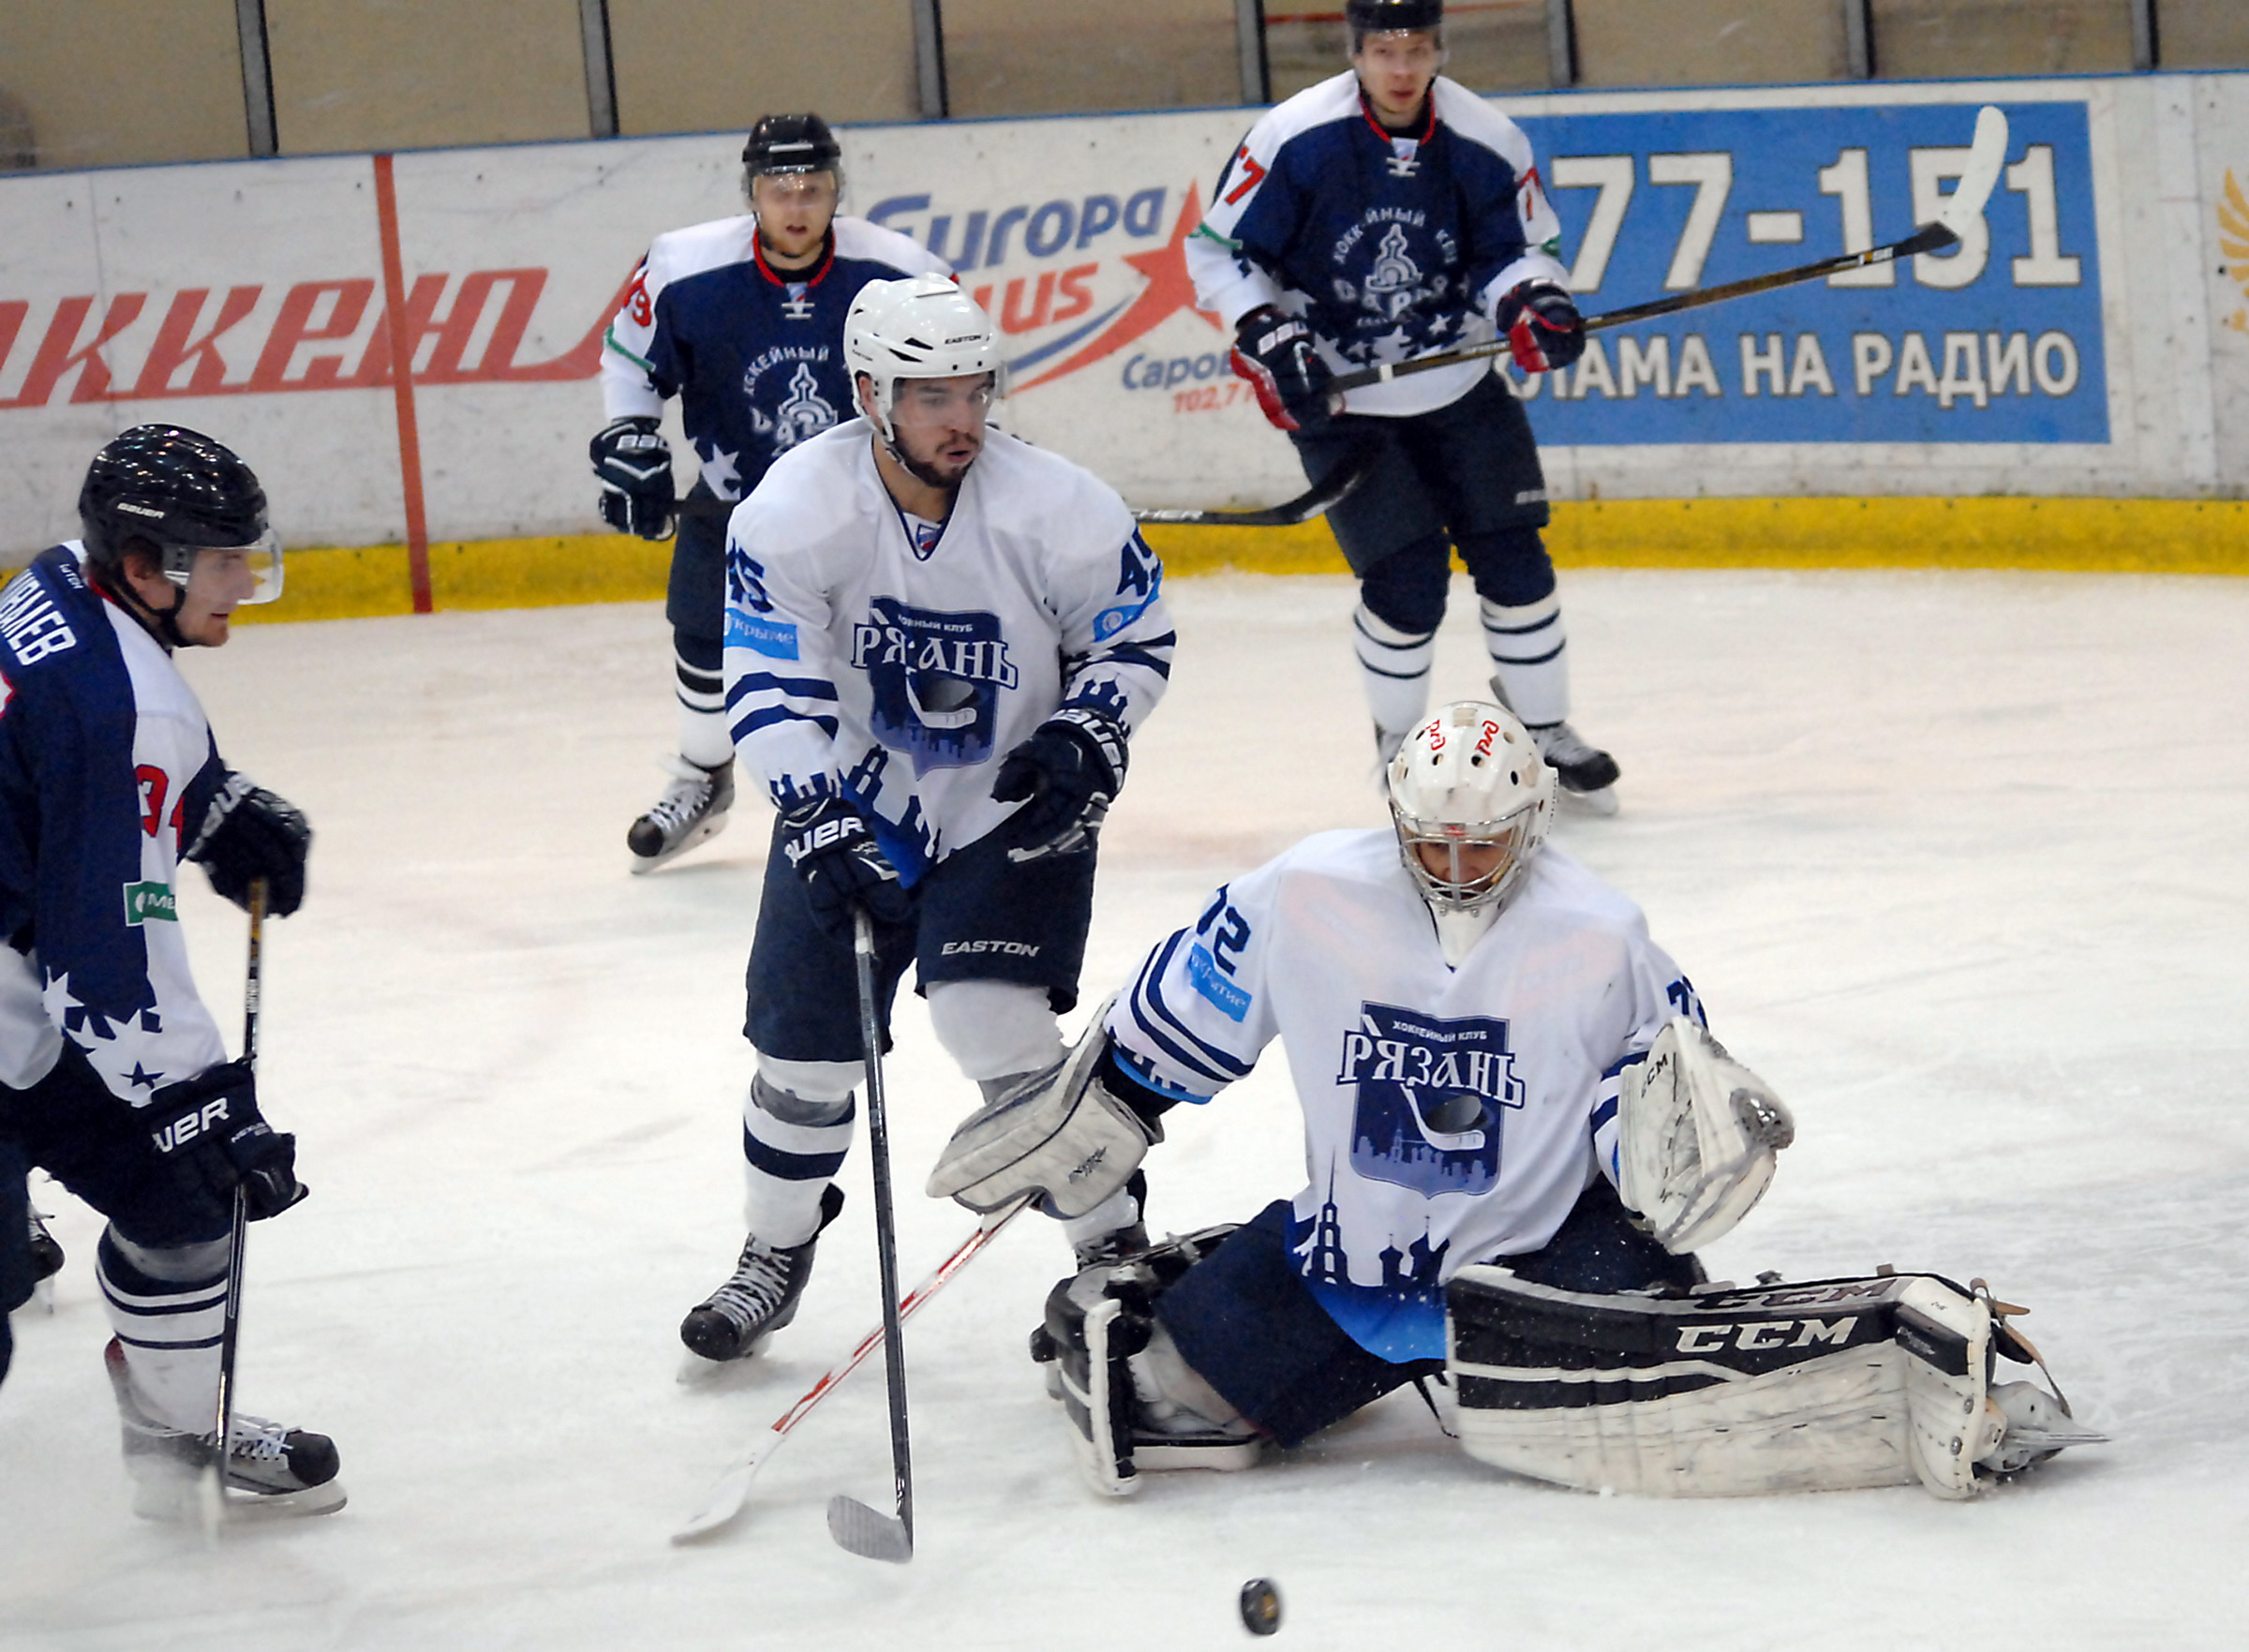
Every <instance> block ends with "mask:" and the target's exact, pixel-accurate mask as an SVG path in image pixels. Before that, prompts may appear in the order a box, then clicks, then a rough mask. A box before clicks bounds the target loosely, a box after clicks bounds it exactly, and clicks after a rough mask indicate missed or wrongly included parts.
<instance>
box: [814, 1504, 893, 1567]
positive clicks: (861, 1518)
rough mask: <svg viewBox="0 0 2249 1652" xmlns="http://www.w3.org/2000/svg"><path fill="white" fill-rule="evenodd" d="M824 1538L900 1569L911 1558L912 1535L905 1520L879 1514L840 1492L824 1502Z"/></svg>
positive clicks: (857, 1553) (854, 1552)
mask: <svg viewBox="0 0 2249 1652" xmlns="http://www.w3.org/2000/svg"><path fill="white" fill-rule="evenodd" d="M827 1535H828V1536H829V1537H831V1538H833V1539H835V1540H836V1542H837V1543H838V1544H839V1545H840V1546H842V1547H843V1548H846V1549H849V1550H850V1551H851V1552H852V1553H853V1554H854V1555H863V1556H865V1557H866V1558H867V1559H869V1560H887V1561H889V1562H890V1563H891V1564H893V1565H901V1566H902V1565H903V1564H904V1563H905V1562H907V1561H909V1560H911V1559H913V1558H914V1534H913V1533H912V1532H910V1531H908V1530H907V1529H906V1525H905V1522H904V1521H902V1520H898V1519H895V1518H893V1517H892V1516H890V1515H887V1514H882V1513H878V1512H876V1511H874V1510H872V1509H870V1508H868V1507H867V1505H866V1504H864V1503H862V1502H860V1501H859V1500H858V1498H856V1497H847V1496H844V1495H843V1494H842V1492H838V1493H837V1494H836V1495H835V1496H832V1497H830V1498H828V1500H827Z"/></svg>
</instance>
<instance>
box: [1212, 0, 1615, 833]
mask: <svg viewBox="0 0 2249 1652" xmlns="http://www.w3.org/2000/svg"><path fill="white" fill-rule="evenodd" d="M1344 15H1345V19H1346V21H1347V22H1348V25H1349V29H1350V39H1351V67H1350V68H1349V69H1348V70H1346V71H1345V72H1344V73H1342V74H1339V75H1336V76H1334V77H1333V78H1332V79H1329V80H1325V81H1322V82H1319V83H1318V85H1315V86H1311V87H1308V88H1306V89H1305V90H1304V91H1303V92H1300V93H1298V94H1297V95H1296V96H1295V97H1291V98H1288V100H1287V101H1286V102H1284V103H1281V104H1280V105H1278V106H1277V107H1275V108H1274V109H1273V110H1271V111H1269V112H1267V113H1266V114H1265V115H1264V116H1263V117H1262V118H1261V119H1259V122H1258V123H1257V125H1256V126H1255V127H1251V128H1250V131H1249V135H1248V136H1247V137H1246V138H1244V140H1243V141H1242V145H1241V147H1240V148H1239V149H1238V150H1236V151H1235V153H1234V155H1233V156H1232V157H1231V158H1230V159H1229V161H1228V162H1227V164H1226V168H1225V170H1224V171H1222V172H1221V173H1220V174H1219V177H1218V182H1217V185H1216V186H1215V187H1214V190H1213V192H1212V200H1211V206H1210V210H1209V212H1207V213H1206V214H1205V215H1204V216H1203V220H1202V223H1201V225H1200V226H1199V228H1198V229H1197V231H1196V232H1195V234H1194V236H1193V237H1192V238H1191V239H1190V240H1189V241H1188V242H1187V246H1186V259H1187V268H1188V271H1189V273H1190V274H1191V275H1193V277H1194V280H1195V290H1196V295H1197V299H1198V302H1199V304H1200V305H1201V307H1202V308H1204V309H1206V310H1210V311H1212V312H1214V313H1215V314H1216V315H1217V316H1218V317H1219V319H1220V320H1223V321H1225V322H1226V323H1227V324H1228V325H1229V326H1230V327H1232V328H1233V329H1234V330H1235V348H1234V356H1233V360H1234V370H1235V371H1236V372H1237V373H1238V374H1240V375H1241V376H1242V377H1244V378H1245V379H1247V380H1249V381H1250V382H1251V384H1252V385H1253V386H1254V387H1255V388H1256V390H1257V392H1258V398H1259V403H1260V405H1261V406H1262V407H1263V408H1264V409H1265V413H1266V416H1267V418H1268V419H1270V420H1271V421H1272V422H1273V424H1275V425H1277V426H1278V427H1280V428H1281V429H1283V430H1285V431H1287V432H1288V439H1289V440H1290V441H1291V442H1292V443H1294V444H1295V447H1296V450H1297V455H1298V457H1299V458H1300V459H1301V460H1302V461H1303V467H1304V470H1305V473H1306V474H1307V475H1308V476H1310V477H1311V478H1312V479H1313V480H1315V481H1319V480H1322V479H1325V478H1326V477H1328V476H1330V475H1332V474H1333V473H1334V472H1336V471H1337V470H1339V469H1345V468H1347V467H1349V466H1353V465H1356V464H1358V463H1361V462H1371V464H1372V469H1370V470H1369V472H1368V474H1367V476H1366V479H1365V481H1363V483H1362V484H1360V485H1359V486H1358V488H1357V489H1356V490H1355V491H1354V492H1353V493H1351V494H1350V495H1348V496H1347V497H1346V498H1345V499H1342V500H1341V501H1339V502H1338V503H1337V504H1335V505H1334V506H1333V507H1331V508H1330V510H1329V511H1328V513H1327V516H1328V524H1329V526H1330V527H1331V528H1333V529H1334V530H1335V538H1336V541H1337V543H1339V544H1340V545H1341V546H1342V548H1343V554H1344V558H1345V559H1346V560H1347V561H1348V563H1349V564H1350V568H1351V572H1352V573H1355V574H1357V575H1358V576H1359V588H1360V603H1359V609H1358V612H1357V613H1356V614H1355V615H1354V616H1353V617H1352V643H1353V647H1354V650H1355V652H1356V654H1357V656H1358V660H1359V664H1360V682H1361V686H1362V687H1363V690H1364V691H1365V695H1366V704H1367V709H1368V710H1369V711H1370V712H1371V713H1372V715H1373V718H1374V732H1375V746H1376V750H1377V752H1378V755H1379V758H1380V760H1381V762H1383V763H1388V762H1389V760H1390V758H1391V755H1392V753H1393V752H1396V750H1397V749H1398V743H1399V742H1400V741H1401V740H1403V739H1404V738H1405V737H1406V732H1407V730H1408V729H1410V728H1412V727H1413V726H1415V724H1416V723H1418V722H1420V721H1421V718H1422V713H1423V712H1424V711H1425V710H1426V709H1427V707H1428V704H1429V668H1430V662H1431V660H1432V659H1433V657H1434V655H1435V653H1436V648H1437V626H1438V623H1439V621H1441V620H1442V619H1443V618H1444V613H1445V599H1446V588H1447V586H1448V585H1449V583H1450V581H1451V577H1452V575H1451V567H1452V562H1451V558H1452V551H1453V550H1454V549H1455V548H1457V549H1458V551H1459V552H1460V557H1461V560H1462V561H1463V562H1464V563H1465V564H1466V565H1467V571H1468V574H1469V577H1470V579H1471V580H1472V581H1473V582H1474V585H1475V588H1476V594H1477V596H1478V598H1479V600H1480V602H1481V604H1482V620H1483V634H1484V643H1485V647H1486V649H1487V651H1488V652H1489V654H1490V656H1491V661H1492V667H1493V671H1494V678H1493V683H1494V689H1495V692H1497V695H1498V697H1499V698H1500V699H1501V700H1502V701H1504V702H1505V703H1507V704H1508V705H1510V706H1511V707H1513V709H1514V710H1515V712H1516V713H1517V714H1518V715H1519V716H1520V717H1521V718H1522V719H1523V721H1524V722H1526V723H1527V724H1528V725H1529V727H1530V729H1531V732H1532V734H1533V735H1534V737H1536V738H1537V740H1538V742H1539V749H1540V751H1541V752H1542V753H1543V754H1544V755H1545V757H1546V760H1547V761H1548V762H1549V763H1550V764H1552V765H1553V766H1555V768H1556V772H1557V774H1558V775H1559V776H1560V779H1561V783H1562V786H1563V788H1564V790H1565V791H1566V792H1568V793H1570V794H1571V795H1574V796H1578V797H1580V798H1582V799H1583V800H1585V801H1586V803H1587V805H1588V806H1589V807H1592V808H1594V809H1596V810H1599V811H1609V810H1611V809H1613V808H1614V807H1615V794H1614V793H1613V791H1612V790H1611V788H1612V787H1613V786H1614V784H1615V782H1616V777H1617V767H1616V761H1615V759H1613V758H1612V757H1611V756H1610V755H1609V754H1608V753H1607V752H1602V751H1601V750H1599V749H1597V748H1595V747H1594V746H1592V745H1590V744H1588V743H1587V742H1586V741H1585V740H1584V739H1582V738H1581V737H1579V736H1578V735H1577V734H1576V732H1575V731H1574V730H1573V729H1572V728H1571V725H1570V723H1569V722H1568V721H1567V719H1568V717H1569V715H1570V677H1569V655H1568V652H1567V647H1566V641H1565V637H1564V634H1563V626H1562V613H1561V600H1560V598H1559V596H1558V595H1557V594H1556V588H1555V576H1554V564H1553V563H1552V561H1551V560H1550V559H1549V558H1548V557H1547V555H1546V550H1545V546H1544V544H1543V543H1542V540H1541V538H1540V534H1539V530H1540V528H1543V527H1544V526H1545V525H1546V521H1547V504H1546V483H1545V478H1544V475H1543V473H1542V470H1541V468H1540V464H1539V453H1538V445H1537V443H1536V441H1535V440H1534V439H1532V435H1531V429H1530V421H1529V420H1528V418H1527V417H1526V416H1525V413H1524V411H1523V408H1522V405H1521V403H1519V402H1518V401H1517V400H1516V399H1515V398H1514V396H1513V395H1512V394H1509V392H1508V390H1507V388H1506V386H1505V385H1504V383H1503V382H1502V381H1501V380H1499V379H1498V378H1497V376H1496V375H1495V374H1494V373H1493V372H1492V371H1491V364H1490V363H1489V362H1488V361H1483V360H1477V361H1471V362H1465V363H1461V364H1459V365H1455V366H1452V367H1446V368H1434V369H1431V370H1430V371H1427V372H1424V373H1421V374H1418V375H1416V376H1414V377H1411V378H1407V379H1399V380H1393V381H1392V382H1390V383H1388V384H1380V385H1373V386H1369V387H1367V388H1365V389H1363V390H1355V391H1353V392H1351V394H1350V395H1349V397H1348V400H1347V401H1346V403H1345V405H1344V408H1343V410H1342V411H1341V413H1340V414H1337V413H1335V412H1334V411H1333V397H1332V396H1331V395H1330V393H1329V391H1328V388H1327V386H1328V382H1329V380H1331V379H1332V378H1333V376H1334V375H1335V374H1337V373H1339V372H1344V371H1348V370H1349V369H1352V368H1359V367H1365V366H1370V365H1378V364H1384V363H1392V362H1400V361H1405V360H1407V359H1409V358H1411V357H1416V356H1425V355H1432V354H1438V353H1442V352H1444V351H1448V350H1458V349H1460V348H1462V347H1463V346H1466V345H1470V344H1475V343H1478V342H1481V341H1482V340H1486V339H1489V338H1491V337H1493V336H1495V334H1497V335H1504V336H1506V337H1507V338H1508V339H1509V340H1510V342H1511V344H1512V348H1513V355H1514V362H1515V365H1516V366H1517V367H1519V368H1521V369H1522V370H1524V371H1526V372H1542V371H1544V370H1545V369H1547V368H1549V367H1566V366H1568V365H1570V364H1571V363H1572V362H1574V361H1575V360H1576V359H1577V358H1578V355H1579V354H1580V353H1581V352H1582V351H1583V350H1584V349H1585V327H1584V323H1583V320H1581V318H1580V317H1579V315H1578V312H1577V308H1576V306H1575V305H1574V304H1572V302H1571V297H1570V293H1569V290H1568V286H1567V282H1568V275H1567V272H1566V271H1565V270H1564V268H1563V266H1562V264H1561V263H1560V261H1559V260H1558V258H1557V257H1556V254H1557V253H1558V251H1559V248H1560V245H1561V224H1560V221H1559V220H1558V219H1557V218H1556V216H1555V214H1554V209H1553V207H1552V206H1551V205H1550V204H1549V203H1548V201H1547V200H1546V197H1545V193H1544V191H1543V190H1542V188H1541V186H1540V184H1539V176H1538V169H1537V167H1536V166H1535V165H1534V164H1533V161H1532V156H1531V149H1530V141H1529V140H1528V139H1527V138H1526V137H1525V136H1524V135H1523V132H1522V129H1521V128H1520V127H1517V126H1516V125H1515V124H1514V123H1513V122H1512V121H1511V120H1509V119H1508V118H1507V117H1506V116H1505V115H1502V114H1500V113H1499V112H1497V110H1495V109H1493V108H1492V107H1491V106H1490V105H1489V104H1488V103H1486V102H1485V101H1484V100H1483V99H1482V98H1481V97H1477V96H1476V95H1475V94H1474V93H1472V92H1470V91H1469V90H1468V89H1467V87H1465V86H1462V85H1460V84H1458V83H1457V82H1452V81H1449V80H1447V79H1445V78H1444V77H1443V76H1441V75H1440V74H1438V73H1437V70H1438V69H1439V68H1440V67H1442V66H1443V64H1444V61H1445V52H1444V26H1443V25H1444V6H1443V0H1349V4H1348V5H1347V6H1346V7H1344Z"/></svg>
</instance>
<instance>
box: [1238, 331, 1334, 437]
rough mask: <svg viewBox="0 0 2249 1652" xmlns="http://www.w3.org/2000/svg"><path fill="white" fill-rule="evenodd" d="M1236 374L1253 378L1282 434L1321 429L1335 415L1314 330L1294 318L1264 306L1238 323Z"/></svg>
mask: <svg viewBox="0 0 2249 1652" xmlns="http://www.w3.org/2000/svg"><path fill="white" fill-rule="evenodd" d="M1233 366H1234V373H1235V376H1236V377H1238V378H1242V379H1246V380H1249V383H1250V388H1251V389H1253V390H1255V391H1256V392H1257V393H1258V407H1259V409H1260V410H1262V411H1263V413H1264V415H1265V418H1266V421H1267V422H1268V423H1269V424H1272V425H1273V428H1274V429H1276V430H1316V429H1318V427H1319V426H1320V425H1322V424H1326V423H1327V422H1328V420H1329V419H1330V418H1331V417H1332V416H1333V409H1332V408H1331V407H1330V406H1329V403H1328V381H1329V380H1331V379H1333V377H1334V374H1333V373H1332V372H1330V371H1329V370H1328V364H1327V363H1326V362H1324V361H1322V360H1321V359H1320V355H1319V350H1318V348H1316V347H1315V346H1314V344H1313V342H1312V330H1311V329H1310V328H1309V327H1307V326H1305V325H1304V324H1303V321H1301V320H1298V319H1297V318H1296V317H1294V316H1284V315H1282V314H1281V312H1280V311H1278V310H1276V309H1274V308H1273V306H1272V305H1259V306H1258V307H1257V308H1256V309H1254V310H1252V311H1250V312H1249V314H1247V315H1246V316H1244V317H1243V318H1242V320H1239V321H1237V322H1236V323H1235V324H1234V352H1233Z"/></svg>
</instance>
